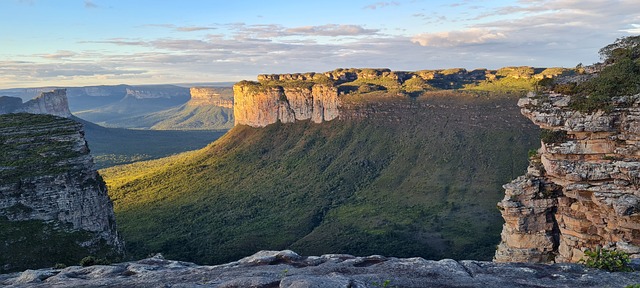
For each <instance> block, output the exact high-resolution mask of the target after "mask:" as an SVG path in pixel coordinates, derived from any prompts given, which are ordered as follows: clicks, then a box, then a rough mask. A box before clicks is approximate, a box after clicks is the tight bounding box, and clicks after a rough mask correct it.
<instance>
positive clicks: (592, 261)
mask: <svg viewBox="0 0 640 288" xmlns="http://www.w3.org/2000/svg"><path fill="white" fill-rule="evenodd" d="M630 262H631V260H630V259H629V254H627V253H625V252H622V251H613V250H607V249H602V248H600V247H597V248H596V249H595V250H587V251H584V257H583V258H582V259H580V263H583V264H584V265H585V266H587V267H590V268H597V269H603V270H607V271H609V272H631V271H633V269H631V267H629V263H630Z"/></svg>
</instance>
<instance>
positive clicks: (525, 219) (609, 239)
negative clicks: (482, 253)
mask: <svg viewBox="0 0 640 288" xmlns="http://www.w3.org/2000/svg"><path fill="white" fill-rule="evenodd" d="M570 101H571V98H570V96H563V95H558V94H553V93H552V94H546V95H543V96H534V95H530V97H527V98H524V99H521V100H520V101H519V102H518V106H520V108H521V109H522V110H521V112H522V114H523V115H525V116H526V117H527V118H529V119H530V120H531V121H533V123H535V124H536V125H538V126H540V127H541V128H543V129H547V130H543V135H542V141H541V143H542V147H541V148H540V149H539V150H538V151H537V153H536V155H532V157H531V160H530V165H529V169H528V171H527V174H526V175H524V176H520V177H519V178H517V179H515V180H514V181H512V182H511V183H509V184H507V185H505V186H504V188H505V190H506V193H505V194H506V195H505V197H504V199H503V200H502V201H501V202H500V203H498V207H499V208H500V210H501V212H502V216H503V218H504V219H505V222H506V223H505V225H504V228H503V231H502V242H501V243H500V245H499V246H498V250H497V251H496V255H495V260H496V261H499V262H511V261H516V262H554V261H555V262H576V261H578V260H579V259H581V258H582V257H583V255H584V251H585V250H586V249H593V248H595V247H597V246H600V247H604V248H608V249H616V250H620V251H624V252H627V253H629V254H631V256H632V257H640V192H639V191H640V190H639V189H640V146H639V145H638V144H639V143H640V142H639V141H640V94H637V95H634V96H624V97H614V98H612V101H611V104H610V106H609V107H608V108H609V109H600V110H597V111H595V112H580V111H577V110H574V109H572V108H571V107H570V106H569V103H570Z"/></svg>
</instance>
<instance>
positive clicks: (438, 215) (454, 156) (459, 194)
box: [101, 93, 539, 264]
mask: <svg viewBox="0 0 640 288" xmlns="http://www.w3.org/2000/svg"><path fill="white" fill-rule="evenodd" d="M443 94H447V95H445V96H423V97H420V98H418V99H409V98H402V99H398V98H396V100H393V101H383V102H381V103H376V106H375V111H378V112H380V111H382V112H380V113H381V114H380V115H377V116H376V117H372V118H371V119H368V120H360V121H356V120H351V121H346V120H334V121H331V122H326V123H323V124H313V123H309V122H297V123H295V124H280V123H277V124H273V125H269V126H267V127H265V128H251V127H247V126H237V127H234V128H233V129H231V130H230V131H229V132H228V133H227V134H225V135H224V136H223V137H221V138H220V139H218V140H217V141H216V142H214V143H212V144H210V145H209V146H207V147H206V148H204V149H201V150H197V151H193V152H187V153H183V154H179V155H177V156H173V157H170V158H164V159H159V160H154V161H149V162H140V163H135V164H131V165H127V166H118V167H113V168H109V169H105V170H101V174H102V175H103V177H104V179H105V181H106V182H107V185H108V187H109V191H110V196H111V198H112V199H113V201H114V205H115V212H116V217H117V221H118V225H119V228H120V232H121V234H122V235H123V237H124V238H125V241H126V242H127V248H128V249H129V252H130V254H131V255H133V256H134V257H143V256H146V255H149V253H155V252H162V253H163V255H165V256H166V257H168V258H171V259H181V260H187V261H194V262H197V263H207V264H212V263H223V262H226V261H231V260H236V259H238V258H239V257H242V256H246V255H250V254H252V253H254V252H256V251H258V250H261V249H285V248H290V249H294V250H295V251H297V252H298V253H302V254H307V255H319V254H323V253H350V254H356V255H369V254H383V255H387V256H399V257H414V256H421V257H425V258H431V259H440V258H457V259H462V258H464V259H484V260H488V259H490V258H491V257H492V255H493V253H494V251H495V245H496V244H497V243H498V242H499V237H500V236H499V234H500V229H501V225H502V219H501V217H500V214H499V213H498V210H497V209H496V202H498V200H500V199H501V198H502V197H503V190H502V188H501V185H502V184H504V183H507V182H508V181H509V180H510V179H512V178H514V177H516V176H518V175H521V174H522V172H523V171H524V170H525V169H526V165H527V159H526V155H527V151H528V150H529V149H530V148H535V147H537V146H539V143H538V139H539V136H538V134H539V132H538V130H537V128H535V126H533V125H532V124H530V123H528V121H526V119H524V117H521V116H520V115H519V111H518V108H517V107H516V105H515V103H516V98H507V97H482V96H480V97H478V96H475V95H469V94H453V93H439V95H443ZM365 105H366V104H365ZM372 111H373V110H372ZM381 115H383V116H381Z"/></svg>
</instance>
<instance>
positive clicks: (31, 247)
mask: <svg viewBox="0 0 640 288" xmlns="http://www.w3.org/2000/svg"><path fill="white" fill-rule="evenodd" d="M0 144H1V145H2V152H3V153H2V154H1V155H0V179H2V181H1V182H0V223H1V224H2V225H0V231H1V232H0V235H1V236H0V272H4V271H12V270H16V269H24V268H31V267H43V265H53V264H54V263H66V262H71V263H77V261H78V260H79V259H80V258H82V257H84V256H87V255H89V254H96V255H97V254H105V255H106V254H110V255H112V256H113V255H118V254H121V253H122V252H123V246H122V242H121V240H120V239H119V237H118V234H117V231H116V222H115V216H114V214H113V204H112V202H111V200H110V199H109V196H108V195H107V189H106V186H105V184H104V181H103V180H102V178H101V177H100V175H98V173H97V171H96V169H95V168H94V164H93V159H92V157H91V156H90V155H89V149H88V147H87V143H86V141H85V139H84V133H83V131H82V124H80V123H77V122H75V121H73V120H70V119H66V118H60V117H56V116H51V115H36V114H27V113H19V114H6V115H0ZM54 261H55V262H54ZM73 261H75V262H73ZM52 262H53V263H52Z"/></svg>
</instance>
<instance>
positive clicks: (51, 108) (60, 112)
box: [0, 89, 71, 117]
mask: <svg viewBox="0 0 640 288" xmlns="http://www.w3.org/2000/svg"><path fill="white" fill-rule="evenodd" d="M20 112H26V113H31V114H50V115H55V116H60V117H70V116H71V111H69V101H68V100H67V93H66V90H65V89H55V90H53V91H50V92H42V93H40V95H39V96H38V97H36V98H34V99H31V100H29V101H27V102H25V103H22V100H21V99H20V98H16V97H6V96H3V97H0V114H7V113H20Z"/></svg>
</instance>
